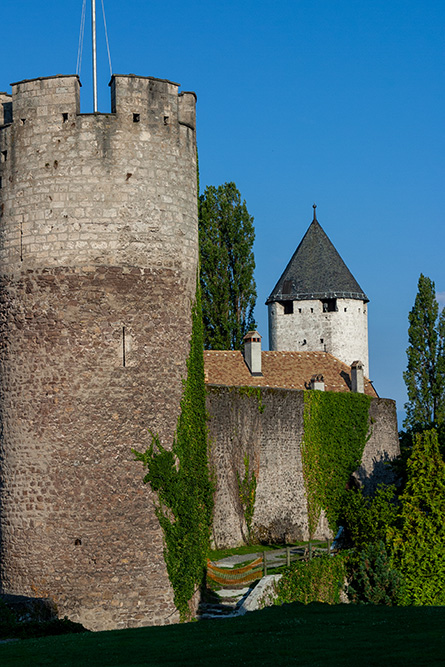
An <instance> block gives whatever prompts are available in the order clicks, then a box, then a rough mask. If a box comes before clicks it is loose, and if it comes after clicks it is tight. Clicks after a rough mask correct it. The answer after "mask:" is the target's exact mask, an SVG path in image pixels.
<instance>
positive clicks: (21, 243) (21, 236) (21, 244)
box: [20, 219, 23, 262]
mask: <svg viewBox="0 0 445 667" xmlns="http://www.w3.org/2000/svg"><path fill="white" fill-rule="evenodd" d="M20 261H21V262H23V219H22V220H20Z"/></svg>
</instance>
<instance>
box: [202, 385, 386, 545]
mask: <svg viewBox="0 0 445 667" xmlns="http://www.w3.org/2000/svg"><path fill="white" fill-rule="evenodd" d="M303 394H304V392H303V391H298V390H286V389H266V388H264V387H261V388H259V387H258V388H256V389H252V388H251V389H246V388H244V389H243V388H239V387H238V388H237V387H231V388H229V387H222V386H216V385H208V386H207V408H208V411H209V414H210V422H209V431H210V438H211V450H210V457H211V465H212V467H213V470H214V472H215V478H216V493H215V512H214V525H213V539H214V542H215V544H216V545H217V546H218V547H225V546H236V545H238V544H242V543H243V541H244V540H245V538H246V537H247V535H246V525H245V520H244V516H243V509H242V506H241V502H240V498H239V485H238V477H237V475H239V476H240V477H241V478H242V476H243V474H244V463H243V461H244V457H245V456H246V455H247V456H249V462H250V467H251V470H252V471H255V474H256V476H257V489H256V501H255V511H254V515H253V525H252V530H253V534H254V536H255V537H256V538H257V539H259V540H261V541H263V542H291V541H294V540H307V539H309V528H308V518H307V501H306V491H305V485H304V478H303V465H302V458H301V442H302V439H303V433H304V430H303V408H304V403H303ZM370 425H371V428H372V434H371V437H370V439H369V441H368V442H367V444H366V446H365V450H364V452H363V458H362V464H361V466H360V468H359V470H358V471H357V473H356V474H357V476H358V477H359V479H360V481H361V482H362V483H363V485H364V487H365V490H366V491H372V490H374V489H375V487H376V485H377V484H378V483H379V482H381V481H388V475H389V474H390V472H389V469H388V467H387V466H384V465H383V461H384V460H390V459H393V458H394V457H395V456H397V454H398V453H399V443H398V438H397V419H396V410H395V402H394V401H391V400H389V399H377V398H375V399H371V407H370ZM314 537H316V538H320V539H324V538H328V537H329V538H332V533H331V531H330V530H329V527H328V524H327V520H326V517H325V515H324V513H323V512H322V515H321V517H320V521H319V524H318V527H317V530H316V533H315V536H314Z"/></svg>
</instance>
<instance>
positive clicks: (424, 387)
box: [403, 274, 445, 431]
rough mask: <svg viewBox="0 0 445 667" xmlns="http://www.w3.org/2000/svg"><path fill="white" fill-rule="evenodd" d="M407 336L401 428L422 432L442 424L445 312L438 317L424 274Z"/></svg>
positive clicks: (444, 416)
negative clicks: (402, 423)
mask: <svg viewBox="0 0 445 667" xmlns="http://www.w3.org/2000/svg"><path fill="white" fill-rule="evenodd" d="M408 336H409V347H408V349H407V351H406V353H407V356H408V367H407V370H406V371H405V373H404V374H403V378H404V380H405V384H406V388H407V392H408V402H407V403H406V404H405V409H406V419H405V421H404V427H405V428H406V429H408V430H414V431H416V430H425V429H428V428H431V427H434V426H439V425H440V424H442V423H443V422H444V421H445V310H444V311H442V313H441V314H440V315H439V304H438V303H437V300H436V294H435V286H434V282H433V281H432V280H430V278H427V277H426V276H424V275H423V274H421V275H420V278H419V283H418V292H417V296H416V300H415V302H414V306H413V308H412V309H411V312H410V314H409V329H408Z"/></svg>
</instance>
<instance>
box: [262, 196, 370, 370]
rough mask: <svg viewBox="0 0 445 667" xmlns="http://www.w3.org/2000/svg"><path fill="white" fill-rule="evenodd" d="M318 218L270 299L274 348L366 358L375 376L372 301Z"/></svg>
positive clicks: (348, 358)
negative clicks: (369, 311) (370, 336)
mask: <svg viewBox="0 0 445 667" xmlns="http://www.w3.org/2000/svg"><path fill="white" fill-rule="evenodd" d="M315 209H316V206H315V204H314V218H313V220H312V223H311V224H310V226H309V229H308V230H307V232H306V234H305V235H304V237H303V239H302V241H301V243H300V245H299V246H298V248H297V249H296V251H295V253H294V254H293V256H292V259H291V260H290V262H289V264H288V265H287V267H286V269H285V270H284V272H283V274H282V276H281V278H280V279H279V281H278V282H277V284H276V285H275V287H274V289H273V291H272V293H271V295H270V296H269V298H268V299H267V301H266V304H267V305H268V307H269V347H270V349H271V350H291V351H297V352H315V351H322V352H329V353H330V354H332V355H333V356H334V357H337V358H338V359H340V360H341V361H344V362H345V363H346V364H348V365H351V364H352V362H353V361H356V360H360V361H361V362H362V364H363V371H364V375H365V376H367V377H369V363H368V314H367V303H368V301H369V299H368V297H367V296H366V294H365V293H364V292H363V290H362V289H361V287H360V285H359V284H358V283H357V281H356V280H355V278H354V276H353V275H352V274H351V272H350V271H349V269H348V267H347V266H346V264H345V263H344V262H343V260H342V258H341V257H340V255H339V254H338V252H337V251H336V249H335V248H334V246H333V245H332V243H331V241H330V240H329V238H328V237H327V235H326V234H325V232H324V231H323V229H322V227H321V225H320V223H319V222H318V220H317V216H316V212H315Z"/></svg>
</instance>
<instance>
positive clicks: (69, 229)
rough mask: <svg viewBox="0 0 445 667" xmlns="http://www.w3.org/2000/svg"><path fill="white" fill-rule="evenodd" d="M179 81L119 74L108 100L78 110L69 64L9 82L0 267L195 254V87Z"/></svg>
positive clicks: (164, 260)
mask: <svg viewBox="0 0 445 667" xmlns="http://www.w3.org/2000/svg"><path fill="white" fill-rule="evenodd" d="M178 85H179V84H176V83H173V82H171V81H167V80H163V79H155V78H153V77H140V76H135V75H128V76H123V75H116V76H113V78H112V80H111V82H110V87H111V108H112V112H111V113H100V114H99V113H95V114H80V81H79V79H78V77H77V76H61V75H58V76H55V77H46V78H39V79H32V80H25V81H21V82H18V83H14V84H12V118H11V119H10V120H12V122H11V123H10V124H9V125H3V127H2V128H0V150H1V155H2V156H3V157H2V162H1V163H0V164H1V166H0V178H1V179H2V183H1V185H2V187H1V191H0V201H1V205H2V218H1V220H0V262H1V265H2V269H3V271H5V272H7V273H10V272H11V271H12V272H16V271H18V270H22V269H23V268H24V267H26V268H35V267H38V266H42V265H44V266H73V265H79V264H80V265H82V264H85V263H86V264H90V263H91V262H93V263H105V264H108V265H114V264H116V263H117V264H120V263H125V264H128V265H138V266H145V267H149V266H153V265H154V264H156V265H159V264H160V265H162V266H168V267H173V266H182V267H187V266H188V267H193V265H196V260H197V230H196V224H195V219H196V177H195V176H196V141H195V101H196V97H195V94H194V93H179V94H178ZM4 97H5V99H6V100H7V101H6V102H4V103H3V107H0V108H3V109H6V108H7V105H8V103H9V102H8V100H11V98H10V97H9V96H4ZM3 113H5V112H3ZM192 182H193V183H195V185H194V186H193V188H191V187H190V183H192Z"/></svg>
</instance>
